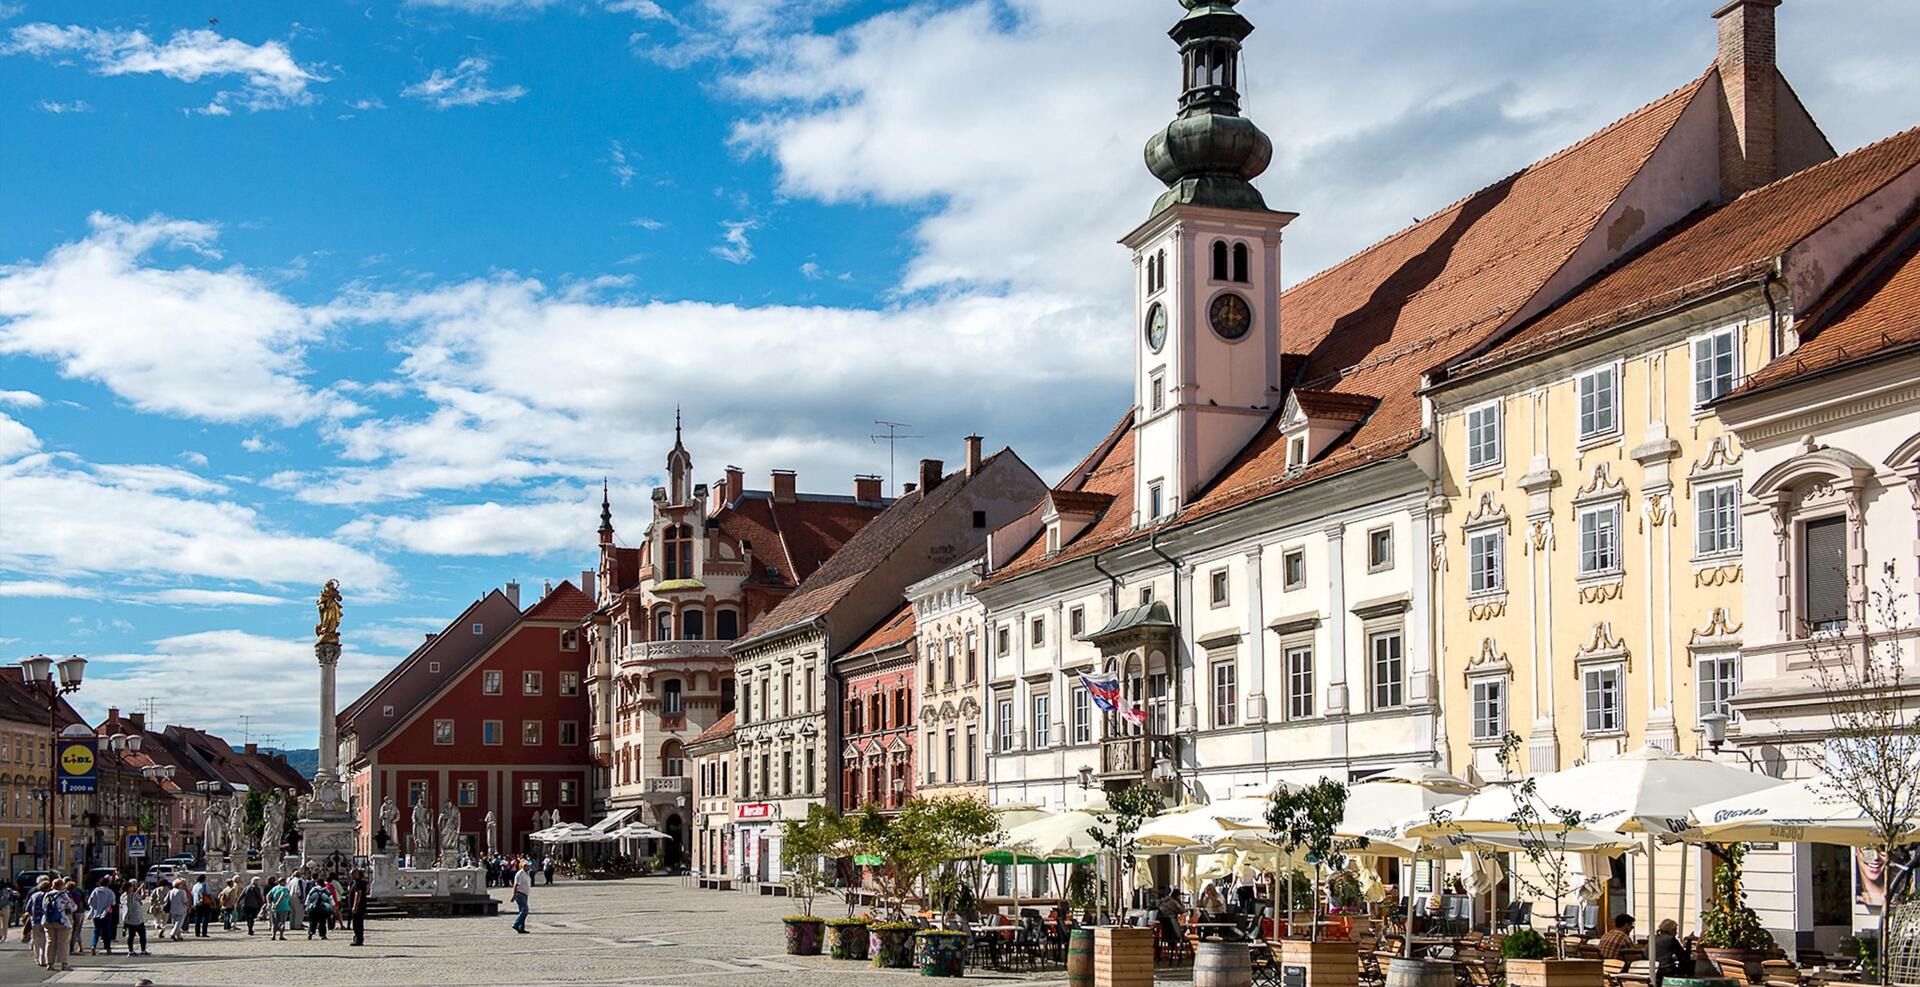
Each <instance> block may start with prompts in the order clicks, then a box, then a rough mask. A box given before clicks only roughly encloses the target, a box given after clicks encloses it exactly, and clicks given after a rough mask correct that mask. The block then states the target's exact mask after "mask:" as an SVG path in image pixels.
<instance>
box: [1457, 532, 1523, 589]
mask: <svg viewBox="0 0 1920 987" xmlns="http://www.w3.org/2000/svg"><path fill="white" fill-rule="evenodd" d="M1512 527H1513V526H1512V525H1511V524H1509V523H1508V518H1507V515H1506V512H1504V511H1502V512H1501V513H1500V514H1499V515H1497V516H1493V517H1488V518H1486V519H1484V520H1478V521H1474V520H1469V521H1468V522H1467V524H1466V525H1465V526H1464V527H1463V529H1462V532H1461V542H1462V544H1464V545H1465V546H1466V549H1467V553H1466V555H1467V576H1468V579H1467V599H1468V601H1470V602H1474V603H1481V602H1487V601H1492V600H1504V599H1506V598H1507V539H1508V537H1509V536H1510V535H1512V534H1513V531H1512ZM1487 535H1494V536H1497V537H1498V539H1499V542H1500V544H1499V551H1498V552H1497V553H1496V554H1495V558H1496V560H1497V568H1496V569H1495V572H1496V573H1497V575H1498V578H1497V579H1495V580H1494V581H1493V584H1492V585H1489V586H1488V587H1486V588H1485V589H1474V588H1473V579H1472V575H1473V542H1474V539H1475V538H1479V537H1483V536H1487Z"/></svg>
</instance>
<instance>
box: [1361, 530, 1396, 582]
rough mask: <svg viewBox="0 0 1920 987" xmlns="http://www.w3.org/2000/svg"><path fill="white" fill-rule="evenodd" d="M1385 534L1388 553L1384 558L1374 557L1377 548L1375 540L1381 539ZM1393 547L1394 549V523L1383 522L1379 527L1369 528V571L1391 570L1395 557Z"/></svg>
mask: <svg viewBox="0 0 1920 987" xmlns="http://www.w3.org/2000/svg"><path fill="white" fill-rule="evenodd" d="M1383 536H1384V537H1385V548H1386V554H1385V557H1384V558H1381V559H1376V558H1375V557H1374V556H1375V551H1374V549H1375V548H1376V544H1375V541H1376V539H1379V538H1381V537H1383ZM1393 549H1394V546H1393V525H1391V524H1383V525H1381V526H1379V527H1377V528H1368V529H1367V571H1368V572H1387V571H1390V570H1391V569H1392V568H1393V557H1394V550H1393Z"/></svg>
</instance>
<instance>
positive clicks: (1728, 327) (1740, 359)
mask: <svg viewBox="0 0 1920 987" xmlns="http://www.w3.org/2000/svg"><path fill="white" fill-rule="evenodd" d="M1746 327H1747V326H1746V321H1745V320H1743V319H1736V320H1734V321H1733V322H1730V323H1728V324H1725V325H1719V326H1715V327H1713V328H1712V329H1708V330H1706V331H1705V332H1699V333H1695V334H1694V335H1692V336H1689V337H1687V351H1686V354H1687V355H1686V362H1687V404H1688V405H1689V407H1690V408H1691V409H1692V417H1693V420H1694V421H1699V420H1700V419H1702V418H1708V417H1711V416H1712V415H1713V414H1714V411H1713V408H1712V407H1711V406H1712V404H1713V402H1714V401H1715V400H1718V399H1719V398H1720V397H1721V396H1722V395H1724V394H1726V393H1727V391H1721V392H1720V393H1719V394H1716V395H1714V396H1713V397H1712V398H1709V399H1708V400H1706V401H1701V400H1700V393H1699V387H1700V368H1699V359H1700V349H1699V348H1700V345H1701V344H1702V343H1705V342H1707V341H1709V340H1713V339H1717V338H1719V337H1721V336H1732V337H1733V375H1732V380H1731V381H1730V383H1729V386H1728V388H1727V390H1732V389H1733V388H1735V387H1739V386H1740V384H1741V382H1743V381H1745V380H1746V379H1747V375H1746V372H1745V364H1746V348H1747V339H1746V335H1747V334H1746Z"/></svg>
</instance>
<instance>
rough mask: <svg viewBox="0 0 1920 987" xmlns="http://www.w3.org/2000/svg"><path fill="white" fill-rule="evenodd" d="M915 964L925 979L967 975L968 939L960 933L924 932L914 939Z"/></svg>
mask: <svg viewBox="0 0 1920 987" xmlns="http://www.w3.org/2000/svg"><path fill="white" fill-rule="evenodd" d="M913 962H914V964H915V965H916V966H918V967H919V968H920V975H921V976H923V977H964V976H966V975H967V937H966V935H965V934H964V933H958V932H934V931H928V932H922V933H919V934H917V935H915V936H914V937H913Z"/></svg>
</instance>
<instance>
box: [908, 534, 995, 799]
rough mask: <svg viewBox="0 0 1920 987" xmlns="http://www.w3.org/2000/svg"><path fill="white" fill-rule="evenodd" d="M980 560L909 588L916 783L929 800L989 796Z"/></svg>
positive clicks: (971, 560) (929, 578)
mask: <svg viewBox="0 0 1920 987" xmlns="http://www.w3.org/2000/svg"><path fill="white" fill-rule="evenodd" d="M995 534H998V533H997V532H996V533H995ZM991 537H992V536H990V538H991ZM988 551H991V547H989V549H988ZM984 561H985V560H984V558H976V559H970V560H968V561H965V562H962V563H960V564H959V565H956V566H953V567H951V568H948V569H945V570H942V571H940V572H937V573H934V574H933V575H932V576H929V577H927V578H926V579H923V580H921V581H919V582H917V583H914V584H913V585H911V586H908V587H907V593H906V596H907V600H908V601H909V602H910V603H911V604H912V606H913V614H914V626H915V629H916V630H915V635H914V640H915V647H916V648H917V649H918V652H919V656H920V665H919V672H918V686H919V702H920V740H919V743H918V744H916V745H915V751H914V755H915V758H916V760H917V761H918V764H917V765H916V766H915V770H916V773H917V777H918V784H917V785H916V789H917V793H918V794H920V795H924V796H926V797H928V798H953V797H976V798H985V797H986V794H987V786H986V780H987V757H986V741H987V735H986V717H985V716H984V715H983V714H982V710H983V709H984V706H983V702H984V699H985V695H986V693H985V688H984V687H985V684H986V680H987V678H986V666H987V650H986V649H987V639H986V610H985V608H984V607H982V606H981V605H980V602H979V601H978V600H976V599H974V598H973V595H972V590H973V588H974V586H976V585H978V583H979V582H980V573H981V570H982V568H983V567H984Z"/></svg>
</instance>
